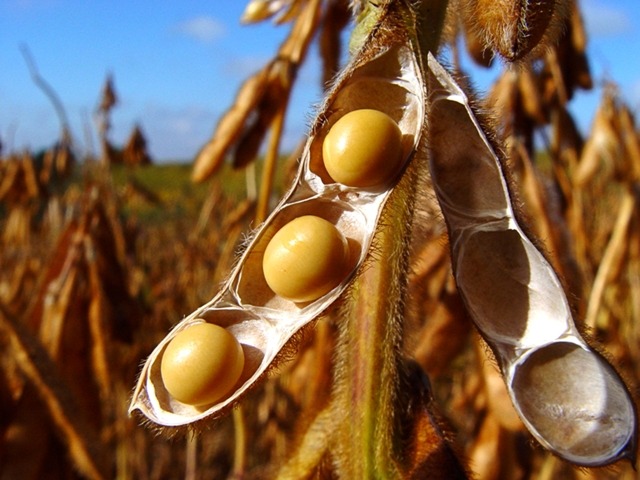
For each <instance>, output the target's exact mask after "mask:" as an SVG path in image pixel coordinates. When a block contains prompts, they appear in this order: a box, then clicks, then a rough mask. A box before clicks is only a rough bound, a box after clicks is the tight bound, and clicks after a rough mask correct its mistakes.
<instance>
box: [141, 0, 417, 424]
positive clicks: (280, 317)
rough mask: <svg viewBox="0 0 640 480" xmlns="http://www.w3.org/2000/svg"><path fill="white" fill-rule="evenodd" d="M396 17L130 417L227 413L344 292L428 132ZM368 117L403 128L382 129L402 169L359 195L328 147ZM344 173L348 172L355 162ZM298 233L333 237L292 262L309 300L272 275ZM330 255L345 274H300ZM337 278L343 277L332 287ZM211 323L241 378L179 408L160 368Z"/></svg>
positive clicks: (151, 374)
mask: <svg viewBox="0 0 640 480" xmlns="http://www.w3.org/2000/svg"><path fill="white" fill-rule="evenodd" d="M398 3H400V2H398ZM396 8H399V7H398V6H397V5H395V6H390V7H384V10H383V12H382V14H381V17H380V22H379V23H378V24H377V26H376V27H374V28H373V30H372V32H371V34H370V37H369V38H368V40H367V41H366V42H364V44H363V46H362V48H361V49H360V50H359V51H358V53H357V54H356V55H354V57H353V60H352V61H351V62H350V63H349V65H347V67H346V68H345V70H344V72H343V73H342V74H341V75H340V76H339V77H338V78H337V80H336V82H335V85H334V87H333V88H332V89H331V91H330V92H329V93H328V94H327V97H326V99H325V101H324V102H323V104H322V105H321V107H320V111H319V114H318V115H317V118H316V120H315V122H314V123H313V125H312V128H311V133H310V136H309V138H308V140H307V143H306V146H305V148H304V151H303V154H302V158H301V161H300V168H299V171H298V174H297V176H296V179H295V180H294V184H293V186H292V188H291V189H290V190H289V192H288V193H287V194H286V195H285V196H284V198H283V199H282V201H281V202H280V204H279V205H278V206H277V208H276V209H275V211H274V213H272V214H271V215H270V217H269V218H268V219H267V221H266V222H265V223H264V224H263V225H262V226H261V227H260V228H259V230H258V231H257V233H256V234H255V236H254V237H253V238H252V240H251V241H250V242H249V243H248V245H247V247H246V250H245V251H244V252H243V253H242V255H241V257H240V258H239V261H238V263H237V265H236V267H235V268H234V269H233V271H232V272H231V274H230V276H229V279H228V280H227V281H226V283H225V284H224V285H223V286H222V289H221V291H220V292H219V293H218V294H217V295H216V296H215V297H214V298H213V299H212V300H211V301H210V302H208V303H207V304H205V305H203V306H202V307H200V308H198V309H197V310H196V311H194V312H193V313H191V314H190V315H188V316H187V317H186V318H185V319H184V320H183V321H181V322H180V323H179V324H178V325H176V327H175V328H174V329H173V330H172V331H171V332H170V333H169V334H168V335H167V336H166V337H165V339H164V340H162V341H161V342H160V344H159V345H158V346H157V347H156V348H155V350H154V351H153V352H152V354H151V355H150V357H149V358H148V359H147V361H146V363H145V364H144V367H143V369H142V372H141V374H140V377H139V380H138V383H137V386H136V389H135V392H134V395H133V399H132V403H131V406H130V412H132V411H134V410H139V411H140V412H142V414H144V415H145V416H146V417H147V418H148V419H149V420H151V421H152V422H154V423H155V424H157V425H159V426H161V427H172V426H173V427H177V426H183V425H189V424H193V423H194V422H199V421H204V420H206V419H211V418H215V417H219V416H221V415H223V414H225V413H227V412H228V411H229V410H230V408H231V407H232V406H233V404H234V403H235V402H237V401H238V399H240V397H241V396H242V395H243V394H244V393H246V392H247V391H248V390H249V389H250V388H251V387H252V386H253V385H255V384H256V382H257V381H258V380H259V379H260V377H262V376H263V375H264V374H265V372H267V371H268V370H269V369H270V367H272V366H273V365H274V361H275V360H276V359H277V358H278V357H279V356H280V355H282V354H283V352H286V351H287V349H286V348H285V347H286V346H287V344H289V343H290V342H291V340H292V338H293V337H294V336H295V334H296V332H298V331H299V330H300V329H301V328H302V327H304V326H305V325H306V324H308V323H309V322H311V321H313V320H314V319H316V318H317V317H318V316H319V315H320V314H321V313H322V312H323V311H324V310H326V309H327V308H328V307H329V306H330V305H331V304H332V303H333V302H334V301H335V300H336V299H337V298H338V297H339V296H340V295H341V294H342V293H343V292H344V290H345V288H346V287H347V285H348V283H349V281H350V279H351V278H352V277H353V275H354V274H355V272H356V271H357V269H358V268H359V266H360V265H361V263H362V261H363V260H364V258H365V257H366V255H367V252H368V250H369V247H370V245H371V241H372V238H373V234H374V232H375V230H376V225H377V222H378V219H379V217H380V214H381V212H382V209H383V206H384V204H385V201H386V200H387V198H388V197H389V195H390V193H391V191H392V189H393V187H394V185H395V184H396V183H397V180H398V179H399V177H400V176H401V174H402V171H403V169H404V167H405V166H406V164H407V162H409V160H410V159H411V157H412V155H413V153H414V151H415V149H416V146H417V145H418V143H419V141H420V135H421V132H422V131H423V121H424V118H425V111H424V109H425V107H424V106H425V98H424V89H423V87H422V86H423V84H424V81H423V79H422V78H421V76H420V71H421V70H420V68H419V65H418V61H417V60H416V56H415V54H414V51H413V49H412V46H411V43H410V42H409V40H408V38H407V36H406V33H405V30H404V28H403V26H402V23H401V19H400V15H399V13H397V12H395V9H396ZM370 110H375V111H377V112H382V113H384V114H385V115H386V116H387V117H389V118H390V119H391V125H393V124H395V125H397V128H398V130H397V133H393V131H395V127H387V126H385V125H389V124H390V123H389V121H387V120H385V121H383V122H382V124H381V125H382V126H381V127H380V128H382V129H383V130H389V131H391V132H392V133H391V136H392V137H394V136H397V138H396V139H397V140H398V142H399V144H398V148H399V150H400V152H399V155H397V157H398V159H399V160H398V165H397V167H396V168H394V169H392V170H390V171H389V173H388V176H387V178H385V179H377V180H375V181H374V182H373V183H374V184H370V182H365V183H366V184H367V186H359V187H357V186H349V185H345V184H341V183H338V182H336V181H335V180H334V179H333V178H332V177H331V175H329V173H328V172H327V169H326V168H325V162H324V159H323V144H324V143H325V138H326V137H327V136H328V134H329V132H330V131H331V130H332V128H333V126H334V125H335V124H336V122H338V121H339V120H340V119H343V118H345V119H346V118H347V117H346V116H347V115H348V114H350V113H352V112H355V111H358V112H362V111H365V112H366V111H370ZM374 125H375V122H368V121H366V118H365V122H364V124H363V125H361V126H360V128H361V129H362V128H364V129H365V131H366V129H372V128H378V127H374ZM347 130H348V129H347ZM387 133H388V132H387ZM378 135H379V132H375V131H372V132H371V135H370V137H371V138H369V139H368V141H369V142H373V143H375V142H376V141H377V136H378ZM358 137H360V138H362V132H361V133H360V134H357V135H356V134H354V135H351V134H348V135H346V137H344V138H343V140H344V141H346V142H347V143H348V142H350V141H352V140H353V139H354V138H358ZM328 141H330V140H328ZM362 143H363V142H362V140H361V141H360V144H359V145H352V147H350V148H353V149H354V150H356V151H359V150H360V147H362V146H363V145H362ZM347 157H349V156H347ZM378 160H379V159H378ZM374 161H375V159H374ZM344 168H346V169H348V168H349V165H348V163H347V164H346V165H345V166H344ZM299 224H303V225H307V224H308V225H311V227H312V228H311V231H318V232H324V233H321V235H322V238H323V239H324V238H327V237H329V238H330V241H328V242H326V243H325V242H324V240H320V239H319V241H320V244H319V245H318V244H317V243H312V244H311V247H310V248H308V247H309V246H308V245H307V247H305V248H306V250H305V248H302V247H300V251H301V252H302V253H301V256H302V257H303V258H302V259H300V258H298V259H296V258H294V259H293V260H294V261H293V262H291V265H290V267H291V269H292V270H289V272H288V273H286V274H287V275H298V274H300V275H301V277H299V278H298V280H299V281H300V282H303V283H304V282H307V283H308V285H309V291H306V292H305V291H302V292H301V291H299V289H296V288H293V289H292V288H290V287H291V285H290V282H288V281H284V282H282V281H279V279H278V274H273V272H272V271H271V269H272V268H282V269H283V270H286V268H285V267H284V266H283V265H285V264H287V265H289V263H288V262H289V261H290V260H291V258H289V257H287V255H288V254H289V253H290V252H289V250H293V251H295V250H297V249H298V248H299V245H298V243H296V242H301V241H302V240H301V238H302V237H304V236H305V235H307V232H306V231H303V230H296V229H297V228H298V225H299ZM291 232H293V233H291ZM294 244H295V245H294ZM283 245H284V247H283ZM287 245H288V246H289V247H291V245H294V247H293V248H289V247H287ZM281 247H282V248H281ZM316 247H317V248H316ZM323 249H326V250H327V251H328V252H329V253H328V254H327V256H326V258H328V259H329V260H328V261H329V263H333V262H337V263H342V264H343V265H341V266H339V267H338V268H330V269H326V268H325V267H326V265H324V266H323V265H320V266H319V267H318V270H317V271H318V272H319V273H318V274H317V275H316V277H315V278H311V279H309V278H306V277H304V275H303V274H302V273H300V270H302V269H306V268H307V266H308V264H309V263H310V261H311V257H314V256H315V255H316V253H317V252H318V251H321V250H323ZM335 249H337V250H338V252H337V253H336V251H335ZM274 252H275V253H274ZM283 252H284V253H283ZM304 252H311V253H308V254H307V253H304ZM279 255H281V256H283V258H284V260H281V259H280V257H279ZM305 255H308V257H305ZM274 259H275V260H274ZM336 259H337V260H336ZM298 260H300V261H299V262H298V263H296V262H297V261H298ZM320 263H322V262H320ZM292 272H293V273H292ZM314 275H315V274H314ZM331 275H336V276H337V277H335V278H325V277H330V276H331ZM274 276H275V279H274V278H273V277H274ZM294 286H295V285H294ZM204 322H207V323H212V324H215V325H218V326H220V327H223V328H224V329H225V330H226V331H227V332H229V333H230V334H231V335H232V336H233V337H235V339H236V340H237V341H238V342H239V344H240V346H241V348H242V350H243V354H244V365H243V367H242V372H241V373H240V374H239V378H238V380H237V381H236V382H235V384H234V385H233V387H232V388H231V389H230V390H229V391H228V392H225V393H224V394H223V395H222V396H221V397H219V398H218V399H214V400H212V399H213V398H214V397H216V396H218V394H219V392H218V393H216V395H214V396H207V395H204V396H201V395H199V394H198V395H196V394H194V393H193V392H191V391H187V392H186V393H185V394H184V397H183V399H187V400H189V399H190V398H194V399H195V400H194V401H193V402H191V403H193V404H190V403H187V402H181V401H179V400H177V399H176V398H175V396H174V395H172V394H171V393H170V392H169V390H168V389H167V386H166V385H165V383H166V382H165V381H163V374H162V370H163V369H165V367H166V371H167V372H169V373H167V374H166V375H168V376H170V375H171V372H172V368H171V367H172V365H171V363H172V361H173V360H171V359H169V360H167V361H166V362H164V363H165V364H167V363H168V364H169V365H163V357H164V355H165V353H166V352H167V351H168V346H169V345H171V342H172V340H173V339H174V338H176V337H180V341H178V342H177V343H178V344H184V345H187V346H185V347H184V349H182V348H178V349H177V350H178V352H177V353H171V352H172V350H176V349H172V350H170V354H171V356H172V358H175V359H176V360H175V361H176V362H177V361H179V359H180V356H181V355H182V353H181V352H187V353H188V350H189V349H190V348H192V346H193V345H195V344H196V343H198V342H200V340H201V339H200V337H199V336H198V335H192V336H191V337H196V339H194V340H193V341H191V339H190V338H187V340H184V341H183V340H182V339H184V338H186V337H185V336H184V335H181V333H182V332H184V331H186V330H188V329H190V328H192V327H193V326H194V325H195V324H198V323H204ZM211 333H212V335H214V334H215V332H213V331H212V332H211ZM200 343H201V342H200ZM231 343H232V342H230V341H229V340H228V338H224V339H222V341H221V344H222V345H223V346H224V348H225V349H227V350H228V351H229V352H236V351H237V350H236V349H235V347H234V346H233V345H232V344H231ZM193 348H196V349H197V348H200V347H193ZM185 355H186V353H185ZM187 356H188V355H187ZM233 356H234V357H235V353H233ZM196 357H197V358H200V357H199V356H196ZM196 363H197V364H196V366H195V367H196V368H193V369H191V370H190V369H189V368H187V369H184V370H181V371H182V372H183V374H182V375H183V379H182V381H183V382H189V381H190V376H192V374H193V375H196V376H199V375H200V373H193V372H195V370H198V372H201V371H202V369H201V368H200V366H201V365H200V364H198V361H196ZM202 363H207V365H209V363H211V362H210V360H209V359H207V358H204V359H203V361H202ZM209 366H211V365H209ZM205 367H206V368H208V367H207V366H205ZM205 367H203V368H204V369H205V370H206V368H205ZM181 368H182V367H181ZM223 368H225V367H223ZM177 370H178V371H180V369H177ZM172 380H173V378H172ZM178 383H179V382H178ZM214 390H215V389H214ZM200 393H201V392H200ZM202 399H206V401H207V402H209V403H203V404H201V402H203V401H205V400H202Z"/></svg>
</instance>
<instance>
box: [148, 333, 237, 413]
mask: <svg viewBox="0 0 640 480" xmlns="http://www.w3.org/2000/svg"><path fill="white" fill-rule="evenodd" d="M243 368H244V353H243V351H242V347H241V346H240V343H239V342H238V341H237V340H236V338H235V337H234V336H233V335H232V334H231V333H229V332H228V331H227V330H225V329H224V328H222V327H220V326H218V325H214V324H212V323H199V324H196V325H193V326H191V327H188V328H186V329H185V330H182V331H181V332H180V333H178V334H177V335H176V336H175V337H174V338H173V340H171V342H169V345H168V346H167V348H166V349H165V351H164V354H163V356H162V363H161V364H160V373H161V375H162V381H163V383H164V386H165V388H166V389H167V391H168V392H169V393H170V394H171V396H172V397H173V398H175V399H176V400H178V401H180V402H182V403H186V404H188V405H204V404H208V403H213V402H215V401H217V400H219V399H221V398H222V397H224V396H225V395H227V394H228V393H229V392H230V391H231V389H232V388H233V386H234V385H235V384H236V382H237V381H238V379H239V378H240V375H241V374H242V370H243Z"/></svg>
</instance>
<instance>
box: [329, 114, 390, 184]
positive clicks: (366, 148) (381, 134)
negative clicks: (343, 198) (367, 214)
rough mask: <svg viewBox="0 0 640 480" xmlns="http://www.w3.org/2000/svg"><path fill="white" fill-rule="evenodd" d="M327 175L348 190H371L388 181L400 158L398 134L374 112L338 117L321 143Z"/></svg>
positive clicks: (382, 117) (386, 119) (386, 120)
mask: <svg viewBox="0 0 640 480" xmlns="http://www.w3.org/2000/svg"><path fill="white" fill-rule="evenodd" d="M322 156H323V160H324V166H325V168H326V169H327V172H328V173H329V175H330V176H331V178H333V180H335V181H336V182H339V183H342V184H343V185H347V186H350V187H373V186H375V185H380V184H382V183H384V182H386V181H387V180H389V179H390V178H391V177H392V176H393V175H394V174H395V173H396V172H397V171H398V169H399V168H400V165H401V163H402V158H403V152H402V131H401V130H400V127H398V124H397V123H396V122H395V121H394V120H393V119H392V118H391V117H389V116H388V115H387V114H385V113H383V112H380V111H378V110H371V109H362V110H354V111H352V112H349V113H347V114H346V115H345V116H343V117H342V118H340V120H338V121H337V122H336V123H335V124H334V125H333V126H332V127H331V129H330V130H329V133H328V134H327V136H326V137H325V139H324V142H323V144H322Z"/></svg>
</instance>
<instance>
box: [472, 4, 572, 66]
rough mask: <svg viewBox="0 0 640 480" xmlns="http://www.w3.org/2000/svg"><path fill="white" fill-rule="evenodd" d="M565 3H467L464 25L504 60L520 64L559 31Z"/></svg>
mask: <svg viewBox="0 0 640 480" xmlns="http://www.w3.org/2000/svg"><path fill="white" fill-rule="evenodd" d="M566 3H567V2H566V1H564V0H537V1H529V0H515V1H514V0H467V1H466V2H465V5H464V8H463V10H462V12H463V15H464V23H465V24H467V25H471V26H472V27H471V28H473V29H474V32H475V35H476V36H477V37H478V38H480V39H482V40H483V41H484V44H485V45H486V46H487V47H490V48H492V49H493V50H494V51H495V52H497V53H498V54H500V55H501V56H502V57H503V58H504V59H505V60H508V61H510V62H513V61H516V60H520V59H521V58H523V57H524V56H526V55H528V54H529V53H531V52H532V51H533V50H534V49H535V48H536V47H537V46H538V45H540V44H541V43H544V40H545V39H546V38H549V37H550V36H554V35H555V34H556V33H557V31H558V30H559V29H560V28H559V25H560V23H561V22H560V21H559V19H561V18H563V17H564V15H565V10H566V5H564V4H566Z"/></svg>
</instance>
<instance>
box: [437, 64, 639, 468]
mask: <svg viewBox="0 0 640 480" xmlns="http://www.w3.org/2000/svg"><path fill="white" fill-rule="evenodd" d="M428 66H429V83H428V85H429V111H428V115H427V118H428V131H429V134H428V135H429V138H428V141H429V149H430V171H431V176H432V179H433V184H434V188H435V191H436V195H437V198H438V202H439V203H440V207H441V209H442V214H443V216H444V219H445V222H446V224H447V228H448V231H449V241H450V244H451V257H452V266H453V271H454V276H455V280H456V283H457V285H458V289H459V291H460V294H461V296H462V298H463V300H464V302H465V304H466V306H467V309H468V311H469V313H470V315H471V317H472V319H473V321H474V323H475V325H476V326H477V328H478V330H479V331H480V333H481V334H482V336H483V337H484V339H485V341H486V342H487V343H488V344H489V346H490V347H491V349H492V350H493V352H494V354H495V356H496V358H497V360H498V362H499V364H500V368H501V371H502V375H503V378H504V381H505V383H506V385H507V389H508V391H509V395H510V396H511V399H512V401H513V404H514V406H515V408H516V410H517V411H518V414H519V415H520V417H521V419H522V421H523V422H524V424H525V425H526V426H527V428H528V429H529V431H530V432H531V433H532V434H533V436H534V437H535V438H536V439H537V440H538V441H539V442H540V443H541V444H542V445H543V446H544V447H546V448H548V449H549V450H551V451H552V452H554V453H555V454H556V455H558V456H560V457H562V458H564V459H566V460H568V461H570V462H572V463H574V464H577V465H581V466H589V467H594V466H601V465H607V464H610V463H613V462H615V461H617V460H619V459H621V458H625V457H627V458H631V459H633V458H634V457H635V453H636V452H635V450H636V411H635V406H634V403H633V401H632V399H631V397H630V394H629V392H628V391H627V388H626V386H625V384H624V382H623V381H622V379H621V378H620V376H619V374H618V373H617V372H616V370H615V369H614V368H613V367H612V366H611V365H610V364H609V363H608V362H607V361H606V360H605V359H604V358H603V357H602V356H601V355H599V354H598V353H597V352H595V351H594V350H593V349H592V348H591V347H590V346H589V345H588V344H587V343H586V342H585V340H584V339H583V338H582V337H581V335H580V333H579V331H578V329H577V328H576V325H575V323H574V321H573V318H572V312H571V309H570V306H569V303H568V301H567V298H566V295H565V293H564V290H563V288H562V285H561V283H560V281H559V279H558V277H557V275H556V273H555V272H554V270H553V268H552V267H551V265H550V264H549V262H548V261H547V260H546V259H545V257H544V256H543V255H542V254H541V253H540V251H539V250H538V248H536V246H535V245H534V243H533V242H532V241H531V240H530V239H529V237H528V236H527V235H526V234H525V233H524V232H523V230H522V228H521V226H520V225H519V224H518V221H517V218H516V215H515V212H514V207H513V205H512V199H511V195H510V193H509V189H508V184H507V181H506V180H505V166H504V165H503V164H502V163H501V162H500V160H499V157H498V155H497V153H496V149H495V148H494V147H493V145H492V143H491V141H489V140H488V138H487V135H486V134H485V130H484V129H483V127H482V126H481V124H480V123H479V121H478V120H477V118H476V116H475V114H474V111H473V109H472V108H471V107H470V104H469V101H468V99H467V96H466V95H465V93H464V91H463V90H462V89H461V88H460V87H459V86H458V85H457V84H456V82H455V81H454V80H453V78H452V77H451V76H450V75H449V74H448V73H447V72H446V71H445V70H444V68H442V67H441V66H440V65H439V64H438V62H437V61H436V60H435V58H433V57H430V58H429V65H428Z"/></svg>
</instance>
